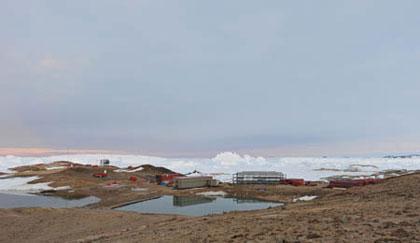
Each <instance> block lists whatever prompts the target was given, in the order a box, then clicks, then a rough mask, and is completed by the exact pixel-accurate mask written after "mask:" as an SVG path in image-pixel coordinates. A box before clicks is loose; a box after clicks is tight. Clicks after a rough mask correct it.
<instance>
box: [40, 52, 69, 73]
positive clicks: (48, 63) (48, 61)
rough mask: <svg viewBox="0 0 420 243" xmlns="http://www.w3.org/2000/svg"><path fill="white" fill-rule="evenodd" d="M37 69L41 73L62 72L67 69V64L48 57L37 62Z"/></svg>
mask: <svg viewBox="0 0 420 243" xmlns="http://www.w3.org/2000/svg"><path fill="white" fill-rule="evenodd" d="M37 67H38V69H39V70H41V71H42V70H43V71H62V70H65V69H66V68H67V67H68V64H66V63H65V61H63V60H59V59H58V58H56V57H53V56H50V55H48V56H44V57H42V58H41V59H40V60H39V62H38V64H37Z"/></svg>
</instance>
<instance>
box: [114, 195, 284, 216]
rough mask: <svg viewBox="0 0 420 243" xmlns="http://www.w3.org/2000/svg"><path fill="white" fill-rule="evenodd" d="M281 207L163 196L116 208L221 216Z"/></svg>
mask: <svg viewBox="0 0 420 243" xmlns="http://www.w3.org/2000/svg"><path fill="white" fill-rule="evenodd" d="M281 205H283V204H282V203H277V202H268V201H261V200H255V199H239V198H232V197H185V196H182V197H181V196H163V197H160V198H158V199H153V200H149V201H144V202H139V203H135V204H131V205H127V206H124V207H120V208H117V210H122V211H136V212H142V213H159V214H180V215H187V216H203V215H209V214H221V213H223V212H230V211H247V210H256V209H265V208H269V207H277V206H281Z"/></svg>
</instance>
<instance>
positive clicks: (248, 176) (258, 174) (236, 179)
mask: <svg viewBox="0 0 420 243" xmlns="http://www.w3.org/2000/svg"><path fill="white" fill-rule="evenodd" d="M284 179H286V175H285V174H283V173H281V172H277V171H242V172H237V173H236V174H234V175H233V178H232V182H233V183H234V184H277V183H279V182H280V181H282V180H284Z"/></svg>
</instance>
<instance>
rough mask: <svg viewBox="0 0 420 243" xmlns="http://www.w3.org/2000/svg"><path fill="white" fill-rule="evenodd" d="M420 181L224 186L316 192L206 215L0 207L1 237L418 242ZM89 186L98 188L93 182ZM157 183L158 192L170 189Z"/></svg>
mask: <svg viewBox="0 0 420 243" xmlns="http://www.w3.org/2000/svg"><path fill="white" fill-rule="evenodd" d="M69 173H70V172H69ZM49 179H51V178H49ZM419 184H420V174H413V175H407V176H400V177H396V178H390V179H387V180H385V181H384V182H382V183H380V184H376V185H369V186H364V187H354V188H351V189H348V190H332V189H325V188H323V186H322V185H318V186H313V187H291V186H280V185H277V186H232V185H224V186H223V187H221V188H218V189H217V190H219V189H223V190H224V191H226V192H228V193H230V194H236V195H247V196H255V197H261V198H266V199H275V200H284V201H289V202H291V201H292V199H293V198H296V197H299V196H302V195H318V196H319V198H317V199H316V200H313V201H309V202H297V203H288V204H287V205H286V206H285V207H278V208H271V209H265V210H257V211H250V212H232V213H225V214H223V215H213V216H204V217H183V216H170V215H151V214H140V213H130V212H119V211H114V210H109V209H8V210H6V209H3V210H0V241H1V242H168V241H169V242H420V187H419ZM144 185H145V184H143V186H144ZM92 187H93V188H95V183H94V184H93V185H92ZM156 188H157V189H156V193H158V194H164V193H170V192H171V191H172V190H170V189H166V188H165V189H162V188H163V187H158V186H156ZM149 190H151V191H152V190H153V188H152V187H150V189H149ZM162 190H163V191H162ZM165 190H167V191H165ZM196 192H197V190H186V191H181V192H179V193H183V194H188V193H190V194H193V193H196ZM110 194H111V195H112V193H110ZM128 194H129V193H128ZM128 194H127V195H128ZM109 197H111V196H109ZM104 198H107V197H104ZM100 206H104V205H100ZM97 208H106V207H97Z"/></svg>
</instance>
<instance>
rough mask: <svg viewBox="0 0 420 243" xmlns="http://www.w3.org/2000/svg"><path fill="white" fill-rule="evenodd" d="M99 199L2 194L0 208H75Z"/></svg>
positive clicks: (0, 194)
mask: <svg viewBox="0 0 420 243" xmlns="http://www.w3.org/2000/svg"><path fill="white" fill-rule="evenodd" d="M99 201H100V199H99V198H97V197H85V198H82V199H74V200H67V199H63V198H60V197H51V196H39V195H33V194H7V193H0V208H26V207H43V208H74V207H83V206H86V205H88V204H92V203H96V202H99Z"/></svg>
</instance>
